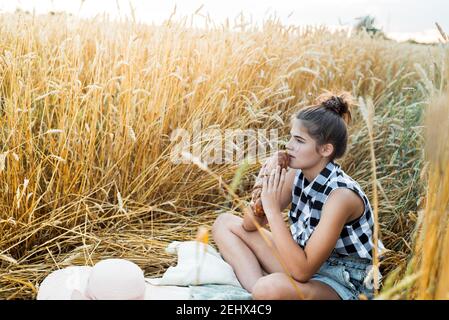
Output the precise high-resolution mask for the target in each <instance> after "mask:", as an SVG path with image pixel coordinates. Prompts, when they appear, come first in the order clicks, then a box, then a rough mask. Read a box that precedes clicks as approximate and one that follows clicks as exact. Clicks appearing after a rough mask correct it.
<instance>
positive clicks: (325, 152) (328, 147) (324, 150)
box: [319, 143, 334, 158]
mask: <svg viewBox="0 0 449 320" xmlns="http://www.w3.org/2000/svg"><path fill="white" fill-rule="evenodd" d="M319 150H320V155H321V156H322V157H323V158H329V157H330V156H331V155H332V153H334V146H333V145H332V143H326V144H323V145H322V146H320V148H319Z"/></svg>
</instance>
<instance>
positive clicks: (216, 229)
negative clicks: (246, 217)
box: [212, 213, 240, 240]
mask: <svg viewBox="0 0 449 320" xmlns="http://www.w3.org/2000/svg"><path fill="white" fill-rule="evenodd" d="M238 219H240V218H239V217H237V216H235V215H233V214H230V213H221V214H220V215H219V216H218V217H217V218H216V219H215V221H214V224H213V225H212V236H213V237H214V240H216V239H215V238H216V237H217V236H218V235H219V234H220V233H221V231H226V230H230V229H231V226H232V225H233V224H236V222H237V220H238Z"/></svg>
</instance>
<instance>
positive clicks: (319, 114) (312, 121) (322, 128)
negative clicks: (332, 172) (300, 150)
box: [295, 92, 352, 161]
mask: <svg viewBox="0 0 449 320" xmlns="http://www.w3.org/2000/svg"><path fill="white" fill-rule="evenodd" d="M351 104H352V98H351V95H350V94H349V93H348V92H343V93H340V94H338V95H334V94H332V93H329V92H328V93H325V94H322V95H320V96H319V97H318V98H317V101H316V104H315V105H312V106H309V107H306V108H304V109H302V110H301V111H299V112H298V113H297V114H296V117H295V118H296V119H299V120H301V121H302V123H303V125H304V126H305V127H306V129H307V131H308V133H309V135H310V136H311V137H312V138H313V139H314V140H315V141H316V143H317V147H318V146H322V145H324V144H327V143H330V144H332V145H333V146H334V152H333V154H332V155H331V157H330V158H331V161H332V160H334V159H337V158H341V157H342V156H343V155H344V154H345V151H346V147H347V144H348V130H347V124H348V123H349V122H350V121H351V112H350V111H349V108H350V106H351Z"/></svg>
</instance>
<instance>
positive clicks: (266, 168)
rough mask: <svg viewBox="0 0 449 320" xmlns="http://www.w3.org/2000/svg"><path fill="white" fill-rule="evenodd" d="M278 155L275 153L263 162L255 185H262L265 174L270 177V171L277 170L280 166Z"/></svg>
mask: <svg viewBox="0 0 449 320" xmlns="http://www.w3.org/2000/svg"><path fill="white" fill-rule="evenodd" d="M278 165H279V164H278V155H277V153H275V154H273V156H271V157H270V158H268V159H267V160H266V161H265V163H264V164H263V166H262V168H260V171H259V175H258V176H257V178H256V182H255V184H254V185H255V186H259V185H262V183H263V178H264V177H265V176H267V177H269V175H270V172H271V171H273V170H276V167H277V166H278Z"/></svg>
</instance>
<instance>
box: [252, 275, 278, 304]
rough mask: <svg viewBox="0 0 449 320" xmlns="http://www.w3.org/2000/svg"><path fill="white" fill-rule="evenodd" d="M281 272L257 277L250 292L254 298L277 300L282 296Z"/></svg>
mask: <svg viewBox="0 0 449 320" xmlns="http://www.w3.org/2000/svg"><path fill="white" fill-rule="evenodd" d="M283 276H284V275H283V274H282V273H272V274H269V275H267V276H264V277H261V278H259V279H258V280H257V281H256V283H255V284H254V286H253V288H252V290H251V294H252V296H253V299H254V300H278V299H281V297H282V286H281V285H280V281H282V280H283V279H280V278H281V277H282V278H283Z"/></svg>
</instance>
